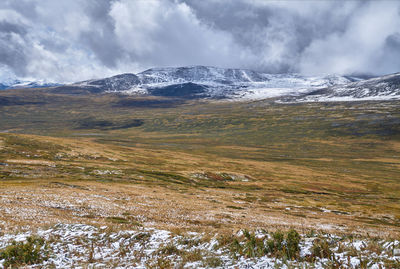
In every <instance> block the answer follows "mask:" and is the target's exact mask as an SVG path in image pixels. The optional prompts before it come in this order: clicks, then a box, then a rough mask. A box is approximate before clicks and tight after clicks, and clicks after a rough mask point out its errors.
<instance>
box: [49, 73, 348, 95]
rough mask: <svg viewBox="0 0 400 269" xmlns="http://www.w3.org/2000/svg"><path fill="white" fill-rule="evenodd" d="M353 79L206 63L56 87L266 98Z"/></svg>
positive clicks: (69, 90) (75, 90) (79, 90)
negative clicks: (261, 70) (227, 66)
mask: <svg viewBox="0 0 400 269" xmlns="http://www.w3.org/2000/svg"><path fill="white" fill-rule="evenodd" d="M351 81H353V80H352V79H351V78H347V77H342V76H325V77H305V76H301V75H297V74H265V73H260V72H256V71H252V70H247V69H230V68H217V67H207V66H189V67H176V68H175V67H166V68H152V69H148V70H146V71H143V72H141V73H138V74H136V75H135V74H122V75H118V76H114V77H110V78H105V79H98V80H89V81H83V82H78V83H74V84H71V85H66V86H62V87H58V88H56V89H55V90H54V91H56V92H61V93H88V92H89V93H103V92H105V93H109V92H113V93H121V94H129V95H130V94H147V95H156V96H175V97H181V98H216V99H220V98H229V99H263V98H271V97H277V96H284V95H299V94H301V93H305V92H310V91H312V90H315V89H319V88H323V87H327V86H332V85H338V84H345V83H349V82H351Z"/></svg>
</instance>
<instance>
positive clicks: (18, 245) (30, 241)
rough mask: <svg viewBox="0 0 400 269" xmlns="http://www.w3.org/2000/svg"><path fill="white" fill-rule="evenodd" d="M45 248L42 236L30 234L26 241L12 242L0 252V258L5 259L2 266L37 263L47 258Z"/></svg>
mask: <svg viewBox="0 0 400 269" xmlns="http://www.w3.org/2000/svg"><path fill="white" fill-rule="evenodd" d="M46 248H47V246H46V244H45V241H44V239H43V238H40V237H35V236H30V237H28V238H27V242H15V241H14V242H12V244H11V245H10V246H8V247H6V248H5V249H4V250H3V251H1V252H0V260H5V261H4V263H3V265H4V268H8V267H13V266H17V267H20V266H22V265H27V264H37V263H40V262H42V261H45V260H47V259H48V255H49V254H48V252H47V250H46Z"/></svg>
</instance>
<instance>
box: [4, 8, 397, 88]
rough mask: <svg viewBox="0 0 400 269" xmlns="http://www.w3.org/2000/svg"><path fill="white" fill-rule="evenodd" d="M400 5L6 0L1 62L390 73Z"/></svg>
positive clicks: (84, 69)
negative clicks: (212, 66)
mask: <svg viewBox="0 0 400 269" xmlns="http://www.w3.org/2000/svg"><path fill="white" fill-rule="evenodd" d="M399 10H400V2H397V1H297V2H296V1H262V0H235V1H233V0H232V1H217V0H203V1H198V0H148V1H147V0H146V1H132V0H113V1H111V0H57V1H54V0H19V1H12V0H3V1H1V2H0V65H1V66H3V67H4V66H6V67H8V69H9V70H12V71H13V72H14V73H16V74H17V75H18V76H27V77H35V78H38V79H47V80H53V81H65V82H67V81H77V80H84V79H89V78H94V77H104V76H109V75H112V74H117V73H121V72H137V71H140V70H142V69H145V68H149V67H154V66H179V65H216V66H222V67H246V68H252V69H258V70H263V71H266V72H303V73H352V72H358V73H361V72H368V73H380V74H383V73H391V72H398V71H399V69H400V61H398V60H395V59H398V57H399V56H400V14H399ZM3 69H4V68H3Z"/></svg>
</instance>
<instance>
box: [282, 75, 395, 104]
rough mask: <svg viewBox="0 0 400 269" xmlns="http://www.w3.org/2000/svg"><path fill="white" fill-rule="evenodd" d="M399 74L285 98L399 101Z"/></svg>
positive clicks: (317, 100) (297, 99) (290, 99)
mask: <svg viewBox="0 0 400 269" xmlns="http://www.w3.org/2000/svg"><path fill="white" fill-rule="evenodd" d="M399 99H400V73H396V74H392V75H386V76H382V77H377V78H372V79H367V80H362V81H357V82H353V83H348V84H345V85H335V86H331V87H327V88H323V89H319V90H315V91H312V92H310V93H308V94H305V95H303V96H299V97H294V98H293V97H289V98H286V100H287V101H292V102H326V101H362V100H365V101H367V100H399Z"/></svg>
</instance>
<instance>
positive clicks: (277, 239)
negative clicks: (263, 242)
mask: <svg viewBox="0 0 400 269" xmlns="http://www.w3.org/2000/svg"><path fill="white" fill-rule="evenodd" d="M283 241H284V234H283V233H282V232H281V231H277V232H275V233H272V239H270V240H268V242H267V248H268V252H269V253H276V252H278V251H281V250H282V249H283Z"/></svg>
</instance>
